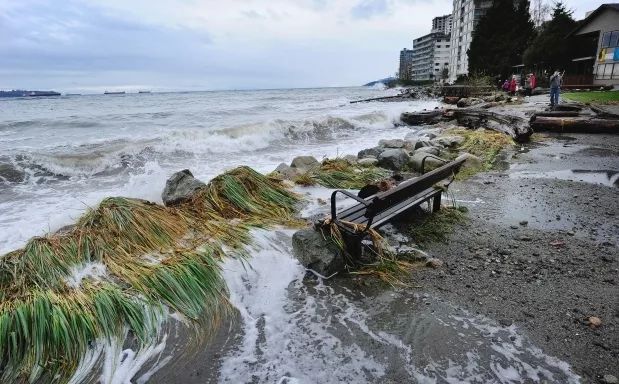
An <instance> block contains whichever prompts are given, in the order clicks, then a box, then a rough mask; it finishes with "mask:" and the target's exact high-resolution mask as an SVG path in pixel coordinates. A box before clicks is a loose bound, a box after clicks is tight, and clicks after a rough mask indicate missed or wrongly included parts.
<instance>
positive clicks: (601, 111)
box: [590, 105, 619, 120]
mask: <svg viewBox="0 0 619 384" xmlns="http://www.w3.org/2000/svg"><path fill="white" fill-rule="evenodd" d="M590 108H591V110H592V111H593V112H595V113H596V116H595V117H597V118H599V119H616V120H619V114H616V113H613V112H610V111H608V110H606V109H605V108H603V107H598V106H595V105H592V106H591V107H590Z"/></svg>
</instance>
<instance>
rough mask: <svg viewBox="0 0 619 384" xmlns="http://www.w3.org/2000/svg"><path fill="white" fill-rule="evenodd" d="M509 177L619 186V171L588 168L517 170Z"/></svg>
mask: <svg viewBox="0 0 619 384" xmlns="http://www.w3.org/2000/svg"><path fill="white" fill-rule="evenodd" d="M509 177H511V178H516V179H527V178H534V179H557V180H568V181H576V182H582V183H590V184H599V185H606V186H608V187H619V171H605V170H587V169H566V170H560V171H549V172H534V171H516V172H511V173H510V174H509Z"/></svg>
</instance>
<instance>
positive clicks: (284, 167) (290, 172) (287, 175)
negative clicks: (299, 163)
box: [274, 163, 300, 179]
mask: <svg viewBox="0 0 619 384" xmlns="http://www.w3.org/2000/svg"><path fill="white" fill-rule="evenodd" d="M274 172H275V173H278V174H279V175H281V176H282V177H283V178H284V179H293V178H294V177H295V176H297V175H298V174H299V173H300V172H299V170H298V169H297V168H292V167H291V166H289V165H288V164H286V163H281V164H279V165H278V166H277V168H275V171H274Z"/></svg>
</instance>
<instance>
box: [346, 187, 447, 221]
mask: <svg viewBox="0 0 619 384" xmlns="http://www.w3.org/2000/svg"><path fill="white" fill-rule="evenodd" d="M441 192H442V191H441V190H439V189H435V188H428V189H426V190H425V191H423V192H422V193H419V194H417V195H415V196H411V197H410V198H408V199H406V200H404V201H402V202H401V203H399V204H396V205H394V206H393V207H391V208H389V209H387V210H385V211H383V212H381V213H380V214H378V215H376V216H375V217H374V221H373V222H372V228H378V227H380V226H382V225H383V224H386V223H387V222H388V221H389V220H391V219H393V218H394V217H396V216H398V215H400V214H402V213H404V212H406V211H407V210H409V209H411V208H414V207H416V206H418V205H419V204H421V203H423V202H424V201H427V200H430V199H431V198H433V197H435V196H437V195H439V194H441ZM352 222H354V223H356V224H365V223H367V222H368V218H367V217H361V218H359V219H358V220H355V221H352Z"/></svg>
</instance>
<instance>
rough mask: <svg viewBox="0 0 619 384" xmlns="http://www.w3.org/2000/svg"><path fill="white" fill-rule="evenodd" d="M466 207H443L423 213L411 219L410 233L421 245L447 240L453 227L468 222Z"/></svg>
mask: <svg viewBox="0 0 619 384" xmlns="http://www.w3.org/2000/svg"><path fill="white" fill-rule="evenodd" d="M466 212H467V209H466V208H465V207H457V208H453V207H443V208H442V209H441V210H440V211H438V212H435V213H422V214H421V215H418V216H415V217H413V218H412V219H411V222H410V229H409V233H410V235H411V237H412V238H413V240H414V241H415V242H416V243H417V244H420V245H426V244H430V243H436V242H443V243H444V242H446V241H447V239H448V238H449V234H450V233H451V232H452V230H453V228H454V227H455V226H456V225H458V224H462V223H464V222H466V220H467V216H466Z"/></svg>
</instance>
